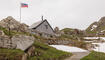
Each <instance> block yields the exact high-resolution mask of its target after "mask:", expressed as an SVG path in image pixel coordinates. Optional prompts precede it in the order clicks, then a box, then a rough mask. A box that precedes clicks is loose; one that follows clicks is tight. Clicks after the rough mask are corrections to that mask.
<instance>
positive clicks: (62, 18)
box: [0, 0, 105, 29]
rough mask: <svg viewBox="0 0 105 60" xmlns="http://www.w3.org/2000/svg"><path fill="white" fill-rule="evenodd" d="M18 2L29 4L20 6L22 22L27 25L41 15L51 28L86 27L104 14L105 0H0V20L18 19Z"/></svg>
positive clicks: (38, 19)
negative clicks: (7, 18)
mask: <svg viewBox="0 0 105 60" xmlns="http://www.w3.org/2000/svg"><path fill="white" fill-rule="evenodd" d="M20 2H23V3H27V4H28V5H29V7H28V8H22V22H24V23H26V24H28V25H31V24H33V23H35V22H37V21H40V20H41V16H42V15H43V16H44V18H45V19H47V20H48V21H49V23H50V24H51V25H52V27H53V28H54V27H55V26H58V27H59V28H60V29H62V28H66V27H69V28H78V29H86V28H87V27H88V26H89V25H90V24H91V23H92V22H94V21H98V20H99V19H100V18H101V17H103V16H105V0H0V20H2V19H3V18H6V17H7V16H13V17H14V18H15V19H17V20H18V21H19V16H20V13H19V12H20Z"/></svg>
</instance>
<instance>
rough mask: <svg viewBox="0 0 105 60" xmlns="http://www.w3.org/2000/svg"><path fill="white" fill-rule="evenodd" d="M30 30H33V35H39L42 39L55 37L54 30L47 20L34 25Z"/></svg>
mask: <svg viewBox="0 0 105 60" xmlns="http://www.w3.org/2000/svg"><path fill="white" fill-rule="evenodd" d="M29 28H30V29H32V33H34V34H39V35H40V36H42V37H53V36H54V35H55V33H54V30H53V28H52V27H51V25H50V24H49V22H48V21H47V20H46V19H45V20H41V21H38V22H36V23H34V24H32V25H31V26H30V27H29Z"/></svg>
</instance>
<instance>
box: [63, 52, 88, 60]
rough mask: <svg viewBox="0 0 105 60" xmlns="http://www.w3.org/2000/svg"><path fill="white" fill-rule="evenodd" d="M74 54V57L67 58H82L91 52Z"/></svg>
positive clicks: (68, 59) (76, 59)
mask: <svg viewBox="0 0 105 60" xmlns="http://www.w3.org/2000/svg"><path fill="white" fill-rule="evenodd" d="M72 54H73V56H72V57H69V58H67V59H65V60H80V59H81V58H83V57H84V56H87V55H88V54H89V52H73V53H72Z"/></svg>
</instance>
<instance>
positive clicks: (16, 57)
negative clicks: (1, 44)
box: [0, 48, 24, 60]
mask: <svg viewBox="0 0 105 60" xmlns="http://www.w3.org/2000/svg"><path fill="white" fill-rule="evenodd" d="M23 54H24V52H23V51H21V50H19V49H3V48H0V60H5V59H8V60H20V59H21V58H22V55H23Z"/></svg>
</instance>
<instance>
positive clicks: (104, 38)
mask: <svg viewBox="0 0 105 60" xmlns="http://www.w3.org/2000/svg"><path fill="white" fill-rule="evenodd" d="M99 38H100V39H103V40H105V37H84V39H99Z"/></svg>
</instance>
